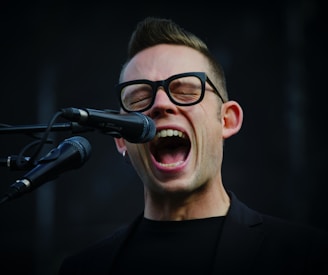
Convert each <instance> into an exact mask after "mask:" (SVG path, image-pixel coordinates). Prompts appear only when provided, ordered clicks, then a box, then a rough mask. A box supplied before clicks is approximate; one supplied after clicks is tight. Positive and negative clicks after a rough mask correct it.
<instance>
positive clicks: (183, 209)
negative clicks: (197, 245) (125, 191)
mask: <svg viewBox="0 0 328 275" xmlns="http://www.w3.org/2000/svg"><path fill="white" fill-rule="evenodd" d="M229 206H230V198H229V196H228V194H227V193H226V191H225V190H224V188H223V187H222V185H221V188H218V186H213V187H212V188H205V187H204V188H202V189H200V190H197V191H194V192H192V193H188V194H186V193H179V194H176V193H175V194H171V193H170V194H158V193H154V192H149V191H148V192H146V191H145V211H144V216H145V218H148V219H152V220H167V221H179V220H191V219H202V218H209V217H219V216H225V215H226V214H227V212H228V209H229Z"/></svg>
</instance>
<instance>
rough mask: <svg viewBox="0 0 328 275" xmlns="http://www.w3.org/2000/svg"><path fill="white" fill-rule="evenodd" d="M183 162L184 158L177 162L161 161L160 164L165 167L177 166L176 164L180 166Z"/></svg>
mask: <svg viewBox="0 0 328 275" xmlns="http://www.w3.org/2000/svg"><path fill="white" fill-rule="evenodd" d="M181 163H183V161H182V160H180V161H178V162H175V163H159V164H160V165H161V166H164V167H176V166H179V165H180V164H181Z"/></svg>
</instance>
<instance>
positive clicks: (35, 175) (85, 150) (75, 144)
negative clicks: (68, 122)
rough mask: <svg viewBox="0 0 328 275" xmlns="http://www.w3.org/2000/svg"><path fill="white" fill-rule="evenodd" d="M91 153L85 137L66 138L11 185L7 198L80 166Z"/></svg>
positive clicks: (12, 197) (14, 196)
mask: <svg viewBox="0 0 328 275" xmlns="http://www.w3.org/2000/svg"><path fill="white" fill-rule="evenodd" d="M90 155H91V145H90V143H89V141H88V140H87V139H85V138H84V137H81V136H74V137H71V138H68V139H65V140H64V141H63V142H62V143H61V144H59V146H58V147H57V148H54V149H52V150H51V151H50V152H49V153H48V154H47V155H46V156H44V157H43V158H41V159H40V160H39V161H38V165H37V166H35V167H34V168H33V169H32V170H30V171H29V172H27V173H26V174H25V175H24V176H23V177H21V178H20V179H18V180H16V182H15V183H14V184H12V185H11V186H10V187H9V190H8V192H7V193H6V194H5V197H6V200H10V199H14V198H16V197H18V196H20V195H23V194H25V193H27V192H30V191H32V190H34V189H35V188H37V187H39V186H40V185H41V184H43V183H45V182H47V181H50V180H53V179H55V178H57V177H58V176H59V174H61V173H63V172H65V171H67V170H71V169H77V168H80V167H81V166H82V165H83V164H84V163H85V162H86V161H87V160H88V159H89V158H90Z"/></svg>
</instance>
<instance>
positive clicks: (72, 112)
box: [61, 108, 156, 143]
mask: <svg viewBox="0 0 328 275" xmlns="http://www.w3.org/2000/svg"><path fill="white" fill-rule="evenodd" d="M61 112H62V117H64V118H66V119H68V120H71V121H75V122H78V123H79V124H81V125H86V126H92V127H95V128H98V129H100V130H101V131H102V132H103V133H105V134H109V135H112V136H114V137H117V138H121V137H122V138H124V139H126V140H127V141H129V142H131V143H145V142H148V141H150V140H152V139H153V138H154V137H155V134H156V126H155V123H154V121H153V120H152V119H151V118H150V117H148V116H146V115H144V114H142V113H138V112H132V113H128V114H120V113H119V112H118V111H110V110H106V111H101V110H95V109H87V108H83V109H78V108H64V109H61Z"/></svg>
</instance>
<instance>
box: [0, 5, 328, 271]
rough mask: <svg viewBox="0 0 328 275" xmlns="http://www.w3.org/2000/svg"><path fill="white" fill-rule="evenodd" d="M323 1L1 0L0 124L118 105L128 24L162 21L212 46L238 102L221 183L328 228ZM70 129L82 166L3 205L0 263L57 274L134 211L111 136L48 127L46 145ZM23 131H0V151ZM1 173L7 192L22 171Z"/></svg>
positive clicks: (135, 185) (137, 190)
mask: <svg viewBox="0 0 328 275" xmlns="http://www.w3.org/2000/svg"><path fill="white" fill-rule="evenodd" d="M323 3H324V1H318V0H300V1H292V0H286V1H281V0H278V1H271V2H266V1H247V2H241V1H240V2H239V1H215V2H212V3H207V2H206V1H205V2H204V1H202V2H198V3H192V2H186V3H178V2H175V3H168V2H159V1H152V2H151V3H143V2H140V1H135V2H132V3H125V2H124V3H123V2H122V3H115V4H110V3H109V2H105V1H104V2H97V1H92V2H90V3H81V2H78V1H76V2H73V1H42V2H41V1H36V2H35V3H34V4H31V3H30V1H15V2H13V1H2V2H1V4H0V22H1V27H0V28H1V52H0V56H1V57H0V58H1V63H0V68H1V74H0V79H1V81H0V85H1V86H0V89H1V92H0V98H1V100H0V123H2V125H3V124H7V125H12V126H17V125H35V124H47V123H48V122H49V120H50V119H51V118H52V117H53V116H54V115H55V113H56V112H57V111H58V110H59V109H60V108H64V107H77V108H82V107H86V108H95V109H117V106H118V105H117V101H116V96H115V94H114V91H113V87H114V85H115V84H116V83H117V82H118V76H119V73H120V69H121V66H122V64H123V62H124V61H125V54H126V48H127V43H128V40H129V37H130V34H131V32H132V31H133V30H134V28H135V25H136V24H137V22H138V21H139V20H141V19H143V18H144V17H145V16H161V17H167V18H171V19H173V20H175V21H176V22H177V23H179V24H180V25H181V26H183V27H184V28H186V29H187V30H190V31H192V32H194V33H195V34H196V35H198V36H199V37H201V38H202V39H203V40H204V41H205V42H206V43H207V44H208V46H209V47H210V49H211V50H212V52H213V54H214V55H215V56H216V57H217V59H218V61H219V62H221V64H222V65H223V67H224V69H225V71H226V77H227V86H228V91H229V93H230V98H231V99H234V100H237V101H238V102H239V103H240V104H241V106H242V107H243V109H244V125H243V127H242V130H241V131H240V133H239V134H238V135H236V136H234V137H232V138H231V139H229V140H228V141H227V142H226V145H225V156H224V165H223V178H224V183H225V186H226V188H227V189H230V190H233V191H234V192H235V193H236V194H237V196H238V197H239V198H240V199H241V200H243V201H244V202H245V203H247V204H248V205H249V206H251V207H252V208H255V209H257V210H259V211H261V212H264V213H266V214H270V215H275V216H278V217H282V218H286V219H289V220H292V221H296V222H301V223H305V224H309V225H312V226H315V227H319V228H323V229H326V230H327V229H328V222H327V215H328V207H327V205H326V194H327V191H328V190H327V187H326V185H327V178H326V171H327V168H326V156H327V153H328V151H327V142H326V139H327V131H325V127H326V126H327V108H326V101H325V100H326V98H327V54H326V51H327V41H326V37H327V27H326V24H325V23H326V22H325V21H326V16H327V15H326V13H325V10H324V8H323V7H324V6H323ZM74 135H81V136H84V137H86V138H87V139H88V140H89V142H90V144H91V145H92V156H91V158H90V160H88V162H86V163H85V165H84V166H83V167H81V168H79V169H77V170H71V171H67V172H66V173H64V174H61V175H60V176H59V178H58V179H56V180H54V181H50V182H47V183H45V184H43V185H42V186H40V187H39V188H37V189H36V190H34V191H32V192H30V193H27V194H25V195H23V196H22V197H19V198H17V199H15V200H12V201H10V202H7V203H5V204H2V205H0V218H1V224H0V266H1V269H0V273H1V274H15V272H16V273H20V272H21V273H24V274H35V275H39V274H40V275H41V274H50V275H51V274H56V272H57V269H58V267H59V265H60V263H61V261H62V260H63V258H64V257H65V256H67V255H69V254H72V253H74V252H75V251H77V250H79V249H81V248H84V247H86V246H87V245H89V244H91V243H93V242H95V241H97V240H100V239H102V238H104V237H106V236H107V235H109V234H110V233H111V232H112V231H113V230H114V229H116V228H117V227H119V226H121V225H123V224H126V223H127V222H129V221H130V220H131V219H132V218H134V217H135V216H136V215H137V214H139V213H140V211H142V209H143V190H142V184H141V182H140V181H139V178H138V177H137V175H136V173H135V172H134V170H133V169H132V167H131V166H130V165H129V164H128V163H126V162H125V161H124V160H123V158H122V157H121V155H120V154H119V153H118V152H117V151H116V148H115V146H114V140H113V138H112V137H111V136H108V135H104V134H101V133H99V132H97V131H92V132H86V133H72V132H71V131H64V132H52V133H51V135H50V136H51V138H53V140H54V144H53V145H52V147H53V146H57V145H58V144H59V143H60V142H62V140H63V139H65V138H68V137H71V136H74ZM33 141H34V139H33V138H31V137H30V136H28V135H25V134H21V133H3V132H2V133H1V136H0V157H7V156H9V155H17V154H19V153H20V152H21V150H22V149H23V148H24V147H25V146H27V145H28V144H30V143H31V142H33ZM47 146H48V147H47ZM47 146H45V148H44V154H46V153H47V152H48V151H49V150H50V148H52V147H51V145H47ZM0 173H1V174H0V175H1V183H0V191H1V194H4V193H5V192H6V190H7V189H8V187H9V186H10V185H11V184H12V183H14V182H15V180H16V179H18V178H20V177H21V176H22V175H24V174H25V173H26V171H13V170H11V169H9V168H6V167H4V166H3V167H0Z"/></svg>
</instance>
